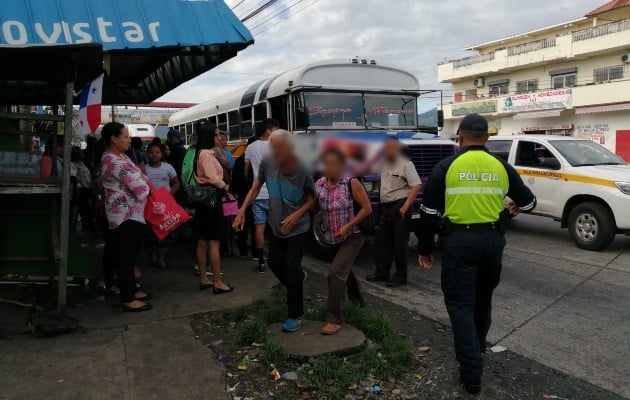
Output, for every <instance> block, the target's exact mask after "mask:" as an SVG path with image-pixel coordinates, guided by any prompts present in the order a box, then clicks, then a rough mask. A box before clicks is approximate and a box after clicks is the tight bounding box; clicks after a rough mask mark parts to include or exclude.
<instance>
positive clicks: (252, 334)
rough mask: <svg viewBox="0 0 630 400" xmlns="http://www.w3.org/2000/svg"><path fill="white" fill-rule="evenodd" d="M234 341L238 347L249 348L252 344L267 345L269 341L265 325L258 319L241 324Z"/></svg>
mask: <svg viewBox="0 0 630 400" xmlns="http://www.w3.org/2000/svg"><path fill="white" fill-rule="evenodd" d="M236 340H237V343H238V344H239V345H240V346H249V345H250V344H252V343H254V342H257V343H267V342H268V341H269V329H268V327H267V323H266V322H265V321H264V320H263V319H260V318H256V319H253V320H251V321H245V322H243V324H242V325H241V326H240V327H239V329H238V335H237V339H236Z"/></svg>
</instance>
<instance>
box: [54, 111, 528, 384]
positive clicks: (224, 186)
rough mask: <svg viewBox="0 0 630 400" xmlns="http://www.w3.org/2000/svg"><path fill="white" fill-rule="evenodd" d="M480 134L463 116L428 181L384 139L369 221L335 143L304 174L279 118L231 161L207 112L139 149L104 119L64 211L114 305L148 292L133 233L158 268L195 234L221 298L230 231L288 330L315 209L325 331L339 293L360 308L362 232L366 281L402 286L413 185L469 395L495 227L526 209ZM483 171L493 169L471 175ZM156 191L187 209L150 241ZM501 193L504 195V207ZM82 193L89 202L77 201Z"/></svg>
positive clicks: (299, 320)
mask: <svg viewBox="0 0 630 400" xmlns="http://www.w3.org/2000/svg"><path fill="white" fill-rule="evenodd" d="M487 131H488V129H487V122H486V121H485V119H484V118H483V117H480V116H478V115H470V116H467V117H466V118H464V119H463V120H462V122H461V125H460V128H459V130H458V137H459V144H460V147H461V151H460V152H459V153H458V154H456V155H455V156H453V157H450V158H448V159H446V160H444V161H442V162H441V163H440V164H438V165H437V166H436V168H435V169H434V171H433V174H432V176H431V178H430V180H429V182H428V183H427V184H426V185H424V184H423V182H422V181H421V179H420V177H419V176H418V173H417V171H416V168H415V166H414V164H413V163H412V162H411V161H409V160H408V159H406V158H405V157H404V156H403V155H402V147H403V146H402V144H401V143H400V142H399V141H398V139H397V138H396V137H394V136H390V137H388V138H387V139H386V140H385V142H384V144H383V149H382V152H381V154H382V160H380V163H381V165H376V168H379V170H380V172H381V181H380V203H379V208H378V216H377V219H376V220H375V219H374V217H373V215H374V214H376V213H375V212H374V211H377V210H372V202H371V200H370V198H369V197H368V194H367V192H366V191H365V189H364V187H363V185H362V183H361V182H360V181H359V179H356V178H355V177H353V176H348V173H347V171H348V170H349V168H348V164H347V161H346V155H345V154H344V153H343V152H342V151H341V150H339V149H336V148H330V149H327V150H326V151H324V152H323V154H322V155H321V157H320V166H321V168H320V169H319V171H320V173H321V175H320V176H321V177H320V178H319V179H318V180H316V181H314V179H313V173H312V172H311V170H310V169H309V168H308V167H307V166H306V165H304V164H303V163H302V161H301V160H300V159H299V158H298V157H297V156H296V152H295V151H294V150H295V149H294V148H293V141H292V138H291V135H290V133H289V132H287V131H285V130H283V129H280V124H279V123H278V121H276V120H273V119H268V120H266V121H265V122H264V124H263V125H262V126H261V127H260V129H259V132H258V135H257V136H255V137H254V138H252V139H250V140H249V141H248V143H247V147H246V150H245V152H244V154H242V155H241V156H240V157H238V158H237V159H234V157H233V155H232V153H231V152H230V151H229V150H228V149H227V141H228V135H227V134H226V133H224V132H221V131H219V130H218V129H217V128H216V126H214V125H213V124H211V123H209V122H201V123H198V124H197V125H196V127H195V137H194V139H193V144H191V145H190V146H188V147H187V146H185V142H186V140H185V138H184V136H183V135H182V134H181V133H180V132H179V131H177V130H175V129H171V130H170V131H169V132H168V135H167V140H166V143H165V144H163V143H162V142H161V141H160V140H159V139H156V140H155V141H154V142H152V143H150V144H149V145H148V146H147V147H146V149H143V148H142V147H143V143H142V141H139V140H137V139H136V138H131V137H130V136H129V132H128V130H127V128H126V127H125V126H124V125H122V124H119V123H116V122H112V123H109V124H107V125H105V126H104V127H103V129H102V132H101V139H100V141H99V142H98V143H96V142H95V141H94V140H93V139H90V141H89V143H88V147H87V149H86V150H85V151H84V152H83V154H81V153H80V152H77V153H76V154H75V153H73V157H72V162H73V167H72V172H73V173H72V176H73V182H75V186H76V189H75V190H76V193H77V194H76V201H75V197H73V209H74V210H75V212H74V213H71V215H73V216H74V217H73V218H75V219H76V215H79V214H80V215H81V220H82V221H84V218H85V221H86V222H87V224H86V226H85V227H87V228H89V229H93V226H98V227H100V229H101V231H102V233H103V238H104V242H105V249H104V255H103V277H104V282H105V286H106V289H105V292H106V294H107V295H118V296H120V300H121V302H122V304H123V309H124V310H125V311H129V312H141V311H148V310H151V308H152V306H151V304H150V303H149V302H148V300H150V299H151V297H152V294H151V293H149V292H147V291H145V290H144V288H143V287H142V285H141V283H140V282H141V276H142V274H141V271H140V270H139V268H138V267H137V258H138V255H139V253H140V249H141V248H142V247H143V243H142V242H143V241H144V242H145V243H146V247H147V249H148V250H149V252H150V255H151V261H152V263H153V265H154V266H156V267H159V268H168V266H169V263H168V257H167V252H168V249H169V247H170V245H171V244H172V243H173V241H174V240H175V239H176V238H179V239H180V240H184V241H188V242H193V243H196V246H195V254H194V259H195V262H196V266H195V268H196V270H197V272H198V275H199V290H206V289H211V291H212V292H213V293H214V294H216V295H221V294H226V293H231V292H233V291H234V290H235V288H234V286H232V285H230V284H229V283H227V282H225V281H224V280H223V274H222V271H221V258H222V255H223V254H226V253H228V252H230V251H231V249H232V242H233V241H234V240H236V241H237V243H238V250H239V253H240V255H241V256H244V257H245V256H251V257H252V258H253V259H254V260H255V261H256V270H257V271H258V272H259V273H265V272H266V270H267V268H269V269H270V270H271V271H272V272H273V273H274V275H275V276H276V277H277V279H278V280H279V281H280V283H281V284H282V285H284V286H285V287H286V293H287V298H286V304H287V319H286V321H285V322H284V324H283V326H282V329H283V330H284V331H285V332H295V331H297V330H299V329H300V328H301V327H302V324H303V323H304V303H303V289H304V281H305V279H306V277H307V274H306V272H305V271H303V269H302V256H303V252H304V248H305V244H306V240H307V235H308V233H309V231H310V230H311V213H312V212H318V213H319V214H320V216H321V218H319V219H318V220H319V221H321V224H322V226H321V228H322V229H321V231H322V232H324V234H323V242H324V243H323V244H324V245H325V246H327V247H328V249H329V250H330V254H331V255H332V257H331V259H332V261H331V262H330V268H329V274H328V288H329V293H328V300H327V306H326V322H325V324H324V325H323V327H322V328H321V333H322V334H324V335H334V334H336V333H337V332H339V331H340V330H341V329H342V328H343V324H344V316H343V308H344V304H345V301H346V298H349V299H350V300H351V301H353V302H355V303H356V304H358V305H360V306H365V301H364V297H363V295H362V292H361V285H360V283H359V279H358V278H357V277H356V275H355V274H354V272H353V271H352V267H353V265H354V262H355V259H356V258H357V256H358V254H359V252H360V250H361V248H362V246H363V244H364V242H365V240H366V236H367V235H374V239H373V240H374V242H375V247H376V248H378V251H377V252H376V255H375V260H374V265H375V270H374V273H373V274H371V275H368V276H367V277H366V280H367V281H372V282H384V283H385V284H386V286H388V287H390V288H396V287H399V286H402V285H406V284H407V281H408V268H407V262H408V258H409V254H408V252H409V249H408V241H409V235H410V226H411V223H410V221H411V211H410V210H411V208H412V205H413V203H414V201H415V200H416V198H417V197H418V195H419V193H420V192H421V190H422V189H423V186H424V195H423V197H424V201H423V204H422V207H421V224H420V228H419V229H418V230H417V231H416V232H415V233H416V235H417V236H418V238H419V257H418V263H419V265H420V266H421V267H423V268H426V269H428V268H431V267H432V265H433V255H432V253H433V247H434V238H435V236H436V235H440V236H441V249H442V289H443V292H444V298H445V303H446V306H447V311H448V314H449V316H450V318H451V323H452V326H453V333H454V338H455V348H456V355H457V359H458V361H459V362H460V376H461V379H462V383H463V385H464V387H465V388H466V390H467V391H469V392H470V393H478V392H479V391H480V385H481V374H482V370H483V353H484V352H485V339H486V335H487V332H488V329H489V328H490V314H491V299H492V293H493V290H494V289H495V288H496V286H497V285H498V284H499V280H500V273H501V258H502V251H503V247H504V246H505V238H504V236H503V234H504V231H505V224H506V221H507V219H508V218H511V217H512V216H514V215H516V214H517V213H518V212H520V211H530V210H531V209H533V208H534V207H535V205H536V200H535V198H534V196H533V195H532V193H531V192H530V191H529V190H528V189H527V187H526V186H525V185H524V184H523V182H522V180H521V178H520V177H519V175H518V174H517V173H516V172H515V171H514V169H513V168H512V167H510V166H509V165H508V164H506V163H504V162H503V161H501V160H499V159H497V158H495V157H494V156H492V155H491V154H490V153H488V152H487V150H486V148H485V146H484V145H485V142H486V140H487V138H488V133H487ZM242 145H245V144H244V143H242ZM60 159H61V158H60V157H58V160H60ZM58 162H59V161H58ZM481 173H489V174H490V175H491V176H493V177H495V178H493V179H492V180H485V181H480V180H478V179H474V177H475V176H476V175H475V174H481ZM470 177H472V178H470ZM162 188H166V190H167V192H168V193H170V195H172V196H173V197H174V199H175V200H176V201H177V202H178V203H180V204H181V205H182V206H185V207H187V208H188V211H189V212H190V213H191V214H193V215H194V219H193V222H192V224H186V225H184V226H182V227H180V228H179V229H178V230H177V231H176V232H174V233H173V234H171V235H170V236H169V237H167V238H166V239H163V240H159V239H158V237H157V236H156V235H155V234H154V233H153V231H152V230H151V228H150V227H148V226H147V225H146V221H145V219H144V210H145V207H146V204H147V199H148V198H149V196H150V195H151V191H152V190H159V189H162ZM195 196H196V197H197V198H196V200H195V201H193V200H191V198H195ZM506 196H508V197H509V198H510V199H511V202H510V203H509V204H508V206H507V207H504V198H505V197H506ZM200 199H201V200H200ZM75 202H76V207H75ZM91 202H94V203H95V204H97V205H98V206H97V207H90V206H87V205H86V204H88V203H91ZM236 204H238V205H236ZM93 210H97V211H93ZM192 258H193V255H192V254H191V259H192ZM392 264H393V266H394V272H393V274H392V272H391V269H392Z"/></svg>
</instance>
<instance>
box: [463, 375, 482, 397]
mask: <svg viewBox="0 0 630 400" xmlns="http://www.w3.org/2000/svg"><path fill="white" fill-rule="evenodd" d="M459 384H460V385H462V386H463V387H464V390H466V392H468V393H469V394H472V395H473V396H478V395H479V394H480V393H481V383H473V382H467V381H465V380H464V379H462V378H460V379H459Z"/></svg>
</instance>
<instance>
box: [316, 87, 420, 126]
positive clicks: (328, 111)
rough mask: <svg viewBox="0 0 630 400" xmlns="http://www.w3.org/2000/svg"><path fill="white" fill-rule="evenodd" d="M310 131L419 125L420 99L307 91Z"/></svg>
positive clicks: (386, 95) (404, 96)
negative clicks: (312, 129)
mask: <svg viewBox="0 0 630 400" xmlns="http://www.w3.org/2000/svg"><path fill="white" fill-rule="evenodd" d="M304 105H305V108H306V110H307V111H308V118H309V119H308V120H309V126H310V128H324V129H325V128H334V129H357V128H360V129H402V128H407V129H408V128H415V127H416V126H417V115H416V97H415V96H410V95H398V94H372V93H365V94H364V93H334V92H305V93H304Z"/></svg>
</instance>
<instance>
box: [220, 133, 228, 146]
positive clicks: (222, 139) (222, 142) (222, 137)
mask: <svg viewBox="0 0 630 400" xmlns="http://www.w3.org/2000/svg"><path fill="white" fill-rule="evenodd" d="M227 144H228V139H227V136H226V135H219V136H217V145H218V146H219V147H221V148H222V149H224V148H225V147H226V146H227Z"/></svg>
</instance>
